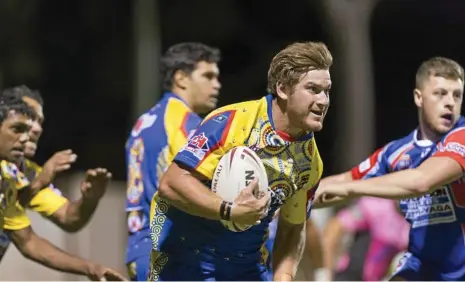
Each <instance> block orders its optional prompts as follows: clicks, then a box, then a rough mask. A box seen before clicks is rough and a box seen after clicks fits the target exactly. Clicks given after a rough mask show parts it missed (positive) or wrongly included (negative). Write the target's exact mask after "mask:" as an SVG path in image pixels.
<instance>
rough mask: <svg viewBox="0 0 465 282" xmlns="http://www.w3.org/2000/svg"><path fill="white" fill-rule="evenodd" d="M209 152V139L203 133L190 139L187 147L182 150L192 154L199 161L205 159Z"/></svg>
mask: <svg viewBox="0 0 465 282" xmlns="http://www.w3.org/2000/svg"><path fill="white" fill-rule="evenodd" d="M209 150H210V147H209V146H208V138H207V137H206V136H205V133H203V132H202V133H200V134H197V135H195V136H193V137H192V138H190V139H189V142H188V143H187V145H186V146H185V147H184V148H183V149H182V151H188V152H191V153H192V154H193V155H194V156H195V157H196V158H197V159H199V160H201V159H203V158H204V157H205V154H206V153H207V152H208V151H209Z"/></svg>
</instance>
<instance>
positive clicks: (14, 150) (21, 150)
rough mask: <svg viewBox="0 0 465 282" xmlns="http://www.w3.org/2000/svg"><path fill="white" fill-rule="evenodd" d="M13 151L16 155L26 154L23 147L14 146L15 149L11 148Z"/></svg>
mask: <svg viewBox="0 0 465 282" xmlns="http://www.w3.org/2000/svg"><path fill="white" fill-rule="evenodd" d="M11 152H12V153H13V155H15V156H24V150H23V149H18V148H13V150H11Z"/></svg>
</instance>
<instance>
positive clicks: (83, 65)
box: [0, 0, 465, 179]
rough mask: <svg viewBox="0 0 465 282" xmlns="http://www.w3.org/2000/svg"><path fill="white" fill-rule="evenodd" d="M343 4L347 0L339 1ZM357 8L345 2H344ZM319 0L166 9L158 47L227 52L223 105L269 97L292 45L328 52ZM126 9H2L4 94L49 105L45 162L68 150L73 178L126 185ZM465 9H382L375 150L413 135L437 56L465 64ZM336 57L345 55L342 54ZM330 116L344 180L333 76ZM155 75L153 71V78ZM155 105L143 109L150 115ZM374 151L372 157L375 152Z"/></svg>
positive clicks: (126, 3) (11, 5) (377, 32)
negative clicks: (420, 91) (38, 96)
mask: <svg viewBox="0 0 465 282" xmlns="http://www.w3.org/2000/svg"><path fill="white" fill-rule="evenodd" d="M341 1H346V0H341ZM347 1H349V0H347ZM317 2H318V1H313V0H306V1H304V0H296V1H287V2H285V1H279V2H278V1H263V0H260V1H258V0H257V1H246V0H234V1H233V0H221V1H215V0H202V1H200V0H199V1H186V0H170V1H160V2H159V3H158V5H159V17H160V18H158V19H156V21H157V22H158V23H159V24H160V32H161V39H160V40H161V44H162V50H163V51H165V50H166V48H167V47H168V46H170V45H171V44H174V43H178V42H181V41H201V42H204V43H206V44H210V45H213V46H216V47H219V48H220V49H221V50H222V53H223V61H222V63H221V65H220V68H221V73H222V74H221V82H222V84H223V88H222V91H221V95H222V96H221V99H220V103H221V105H224V104H229V103H233V102H237V101H241V100H246V99H252V98H257V97H260V96H261V95H263V94H265V87H266V73H267V69H268V65H269V62H270V60H271V58H272V56H273V55H274V54H275V53H276V52H277V51H279V50H280V49H281V48H283V47H284V46H285V45H287V44H289V43H292V42H294V41H304V40H321V41H324V42H326V43H327V44H328V46H329V47H330V49H332V48H333V47H334V46H333V43H332V42H331V40H330V38H331V37H330V34H329V30H328V29H327V28H326V26H325V25H324V24H323V20H322V16H321V13H320V12H319V4H318V3H317ZM132 9H133V6H132V2H131V1H130V0H112V1H110V0H100V1H91V0H81V1H58V0H47V1H40V3H39V1H25V0H24V1H13V0H7V1H2V3H1V4H0V39H1V42H2V44H1V45H0V46H1V47H0V48H1V49H0V54H2V57H1V73H0V85H2V86H3V87H8V86H13V85H17V84H26V85H28V86H29V87H31V88H37V89H39V90H40V91H41V93H42V94H43V96H44V99H45V115H46V122H45V125H44V130H45V133H44V135H43V137H42V139H41V142H40V150H39V153H38V156H37V160H38V161H39V162H41V163H42V162H44V161H45V160H46V159H47V158H48V157H49V156H51V154H53V152H54V151H57V150H60V149H65V148H72V149H73V150H74V151H75V152H76V153H77V154H78V155H79V161H78V163H77V164H76V166H75V169H85V168H88V167H93V166H97V165H98V166H106V167H108V168H110V169H111V170H112V171H113V172H114V175H115V178H117V179H124V178H125V165H124V144H125V139H126V137H127V134H128V132H129V130H130V127H131V126H132V124H133V123H134V120H133V118H132V117H131V115H130V105H131V97H132V95H133V92H134V76H133V71H134V63H133V60H134V55H133V54H134V44H133V28H132V21H133V19H132V17H133V13H132ZM464 14H465V1H461V0H455V1H453V0H441V1H437V0H434V1H433V0H428V1H426V0H384V1H380V2H379V3H378V4H377V6H376V8H375V10H374V12H373V14H372V19H371V30H370V33H371V43H372V48H373V49H372V52H373V70H374V79H375V93H376V104H375V107H376V145H377V146H381V145H383V144H384V143H385V142H387V141H389V140H390V139H393V138H398V137H400V136H402V135H404V134H407V133H408V132H410V131H411V130H412V129H413V128H414V127H415V126H416V110H415V107H414V105H413V101H412V89H413V86H414V76H415V71H416V69H417V67H418V66H419V64H420V63H421V62H422V61H423V60H425V59H428V58H429V57H432V56H446V57H450V58H452V59H455V60H457V61H458V62H459V63H461V64H464V63H465V52H464V48H463V46H464V45H465V36H464V30H465V16H464ZM333 55H334V57H335V58H334V59H335V60H337V54H334V53H333ZM333 71H334V73H335V75H333V84H334V91H333V92H332V97H331V98H332V107H331V109H330V111H329V116H328V118H327V120H326V124H325V129H324V130H323V131H322V132H321V133H318V134H317V139H318V144H319V149H320V152H321V155H322V157H323V160H324V162H325V167H326V169H325V174H326V175H327V174H330V173H334V172H337V171H335V169H334V166H333V165H332V164H333V163H334V162H335V161H337V160H335V158H336V157H337V156H335V155H334V154H332V153H331V150H332V148H333V147H334V144H335V142H336V138H337V130H336V129H335V123H336V118H335V116H336V115H337V112H338V109H340V108H341V107H344V105H341V104H340V103H339V104H338V102H337V101H338V95H339V94H340V93H341V91H343V90H341V89H340V88H338V87H337V84H338V81H337V79H338V75H337V73H338V70H337V69H333ZM154 75H155V74H154ZM151 106H152V105H147V106H146V108H147V109H148V108H149V107H151ZM372 149H374V148H370V151H371V150H372Z"/></svg>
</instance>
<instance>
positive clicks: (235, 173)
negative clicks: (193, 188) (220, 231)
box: [211, 146, 269, 232]
mask: <svg viewBox="0 0 465 282" xmlns="http://www.w3.org/2000/svg"><path fill="white" fill-rule="evenodd" d="M254 178H258V189H257V190H258V191H257V193H256V195H255V197H257V198H259V197H263V196H264V195H265V193H269V189H268V176H267V174H266V169H265V166H264V165H263V162H262V161H261V160H260V158H259V157H258V156H257V154H256V153H255V152H254V151H252V150H251V149H250V148H248V147H245V146H239V147H235V148H233V149H231V150H230V151H229V152H227V153H226V154H225V155H224V156H223V157H222V158H221V159H220V161H219V163H218V165H217V167H216V169H215V172H214V174H213V179H212V184H211V190H212V192H213V193H215V194H217V195H218V196H220V197H221V198H223V200H225V201H229V202H233V201H234V200H235V199H236V198H237V196H238V195H239V193H240V192H241V190H242V189H244V188H245V187H246V186H247V185H248V184H249V183H250V182H251V181H252V180H253V179H254ZM221 223H222V224H223V225H224V226H225V227H226V228H227V229H229V230H231V231H234V232H242V231H245V230H247V229H249V228H250V227H252V225H243V224H238V223H234V222H233V221H226V220H221Z"/></svg>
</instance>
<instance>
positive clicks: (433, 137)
mask: <svg viewBox="0 0 465 282" xmlns="http://www.w3.org/2000/svg"><path fill="white" fill-rule="evenodd" d="M418 133H419V134H418V135H417V139H418V140H430V141H432V142H437V141H439V140H440V139H441V137H442V136H441V135H440V134H437V133H435V132H434V131H432V130H430V129H429V128H428V126H426V125H425V124H424V123H423V122H420V126H419V129H418Z"/></svg>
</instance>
